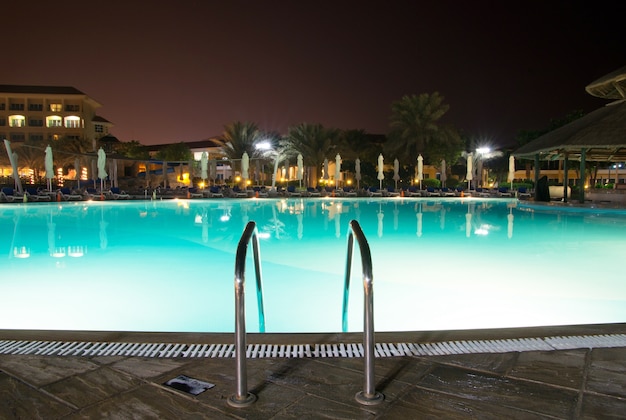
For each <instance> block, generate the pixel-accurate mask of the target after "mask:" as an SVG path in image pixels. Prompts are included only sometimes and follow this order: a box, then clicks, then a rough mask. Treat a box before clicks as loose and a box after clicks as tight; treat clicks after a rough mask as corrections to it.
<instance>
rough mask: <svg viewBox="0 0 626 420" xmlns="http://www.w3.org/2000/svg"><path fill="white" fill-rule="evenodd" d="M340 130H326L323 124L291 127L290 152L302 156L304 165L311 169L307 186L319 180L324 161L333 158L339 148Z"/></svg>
mask: <svg viewBox="0 0 626 420" xmlns="http://www.w3.org/2000/svg"><path fill="white" fill-rule="evenodd" d="M338 135H339V130H336V129H333V128H324V127H323V126H322V125H321V124H307V123H302V124H299V125H297V126H294V127H289V134H288V136H287V137H288V150H289V151H290V153H291V154H294V155H295V154H297V153H300V154H302V158H303V162H304V165H305V166H307V167H308V168H309V170H308V174H309V179H308V182H307V185H313V182H314V181H315V180H317V179H318V176H317V171H318V169H319V168H320V167H321V166H322V164H323V163H324V159H326V158H329V159H331V158H333V157H334V156H333V152H334V151H335V150H336V147H337V140H338Z"/></svg>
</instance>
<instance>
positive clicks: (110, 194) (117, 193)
mask: <svg viewBox="0 0 626 420" xmlns="http://www.w3.org/2000/svg"><path fill="white" fill-rule="evenodd" d="M106 197H107V198H111V199H113V200H128V199H129V198H130V194H127V193H126V192H125V191H122V190H120V189H119V188H118V187H111V189H110V190H109V191H107V192H106Z"/></svg>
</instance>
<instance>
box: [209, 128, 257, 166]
mask: <svg viewBox="0 0 626 420" xmlns="http://www.w3.org/2000/svg"><path fill="white" fill-rule="evenodd" d="M263 138H264V136H263V133H262V132H261V131H260V130H259V127H257V125H256V124H255V123H253V122H241V121H234V122H232V123H230V124H228V125H226V126H224V133H223V134H222V135H221V136H220V137H219V138H218V140H219V141H220V142H221V143H222V150H223V151H224V154H225V155H226V156H227V157H228V158H229V159H231V160H237V159H241V156H243V154H244V152H247V153H248V155H249V156H252V155H254V154H255V152H256V147H255V146H256V144H257V143H259V142H260V141H261V140H262V139H263Z"/></svg>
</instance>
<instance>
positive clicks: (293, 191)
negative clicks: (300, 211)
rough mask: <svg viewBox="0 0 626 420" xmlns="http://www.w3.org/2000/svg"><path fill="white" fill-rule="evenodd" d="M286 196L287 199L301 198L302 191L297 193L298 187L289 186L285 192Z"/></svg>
mask: <svg viewBox="0 0 626 420" xmlns="http://www.w3.org/2000/svg"><path fill="white" fill-rule="evenodd" d="M285 195H286V196H287V197H300V196H301V195H302V194H300V191H296V187H294V186H293V185H289V186H288V187H287V191H285Z"/></svg>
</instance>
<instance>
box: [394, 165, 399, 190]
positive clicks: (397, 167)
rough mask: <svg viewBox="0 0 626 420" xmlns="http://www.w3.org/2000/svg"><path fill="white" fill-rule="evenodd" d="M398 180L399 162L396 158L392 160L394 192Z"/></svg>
mask: <svg viewBox="0 0 626 420" xmlns="http://www.w3.org/2000/svg"><path fill="white" fill-rule="evenodd" d="M399 179H400V162H399V161H398V158H395V159H394V160H393V180H394V181H395V182H396V190H397V189H398V180H399Z"/></svg>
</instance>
